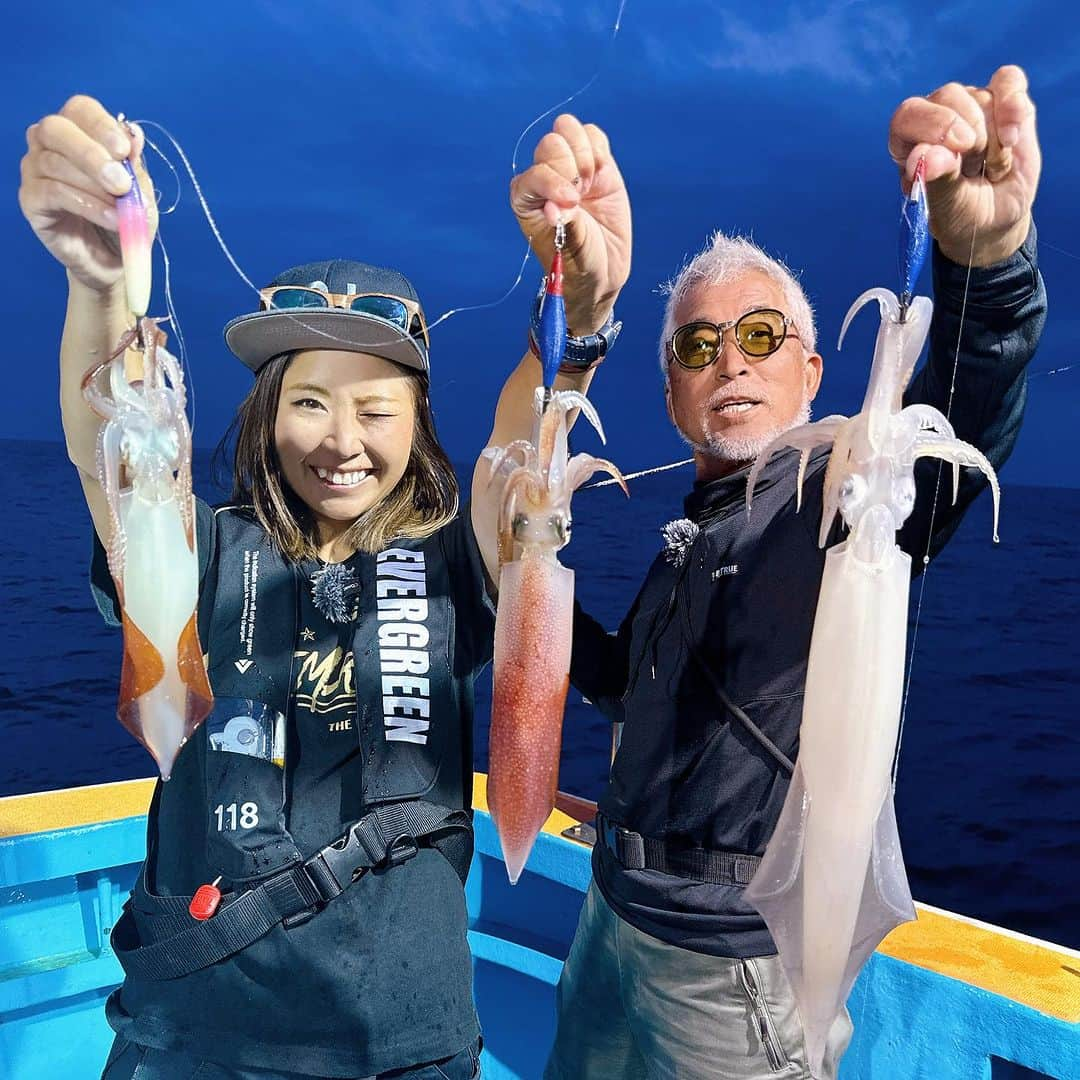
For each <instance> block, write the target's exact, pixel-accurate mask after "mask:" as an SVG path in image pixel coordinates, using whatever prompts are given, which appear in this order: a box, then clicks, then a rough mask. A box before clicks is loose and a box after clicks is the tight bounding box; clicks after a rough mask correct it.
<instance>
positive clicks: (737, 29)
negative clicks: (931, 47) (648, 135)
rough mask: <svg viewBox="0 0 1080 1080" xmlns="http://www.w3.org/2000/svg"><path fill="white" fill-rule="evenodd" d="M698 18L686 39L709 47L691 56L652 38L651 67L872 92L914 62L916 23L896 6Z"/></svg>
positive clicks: (841, 5) (849, 5) (837, 5)
mask: <svg viewBox="0 0 1080 1080" xmlns="http://www.w3.org/2000/svg"><path fill="white" fill-rule="evenodd" d="M687 14H688V15H689V12H688V13H687ZM697 16H698V18H697V22H698V25H697V27H696V28H695V32H694V33H693V34H692V35H691V34H689V33H688V34H687V35H686V38H691V37H692V40H694V41H695V42H703V41H705V42H709V43H710V44H709V46H708V47H707V48H702V47H701V45H700V44H699V45H697V46H695V47H694V48H693V50H691V51H690V52H689V54H688V51H687V49H686V48H685V47H684V48H680V49H678V50H672V49H671V48H670V47H669V45H668V42H667V41H666V40H665V38H662V37H660V36H657V35H653V36H651V37H650V38H649V40H648V41H647V44H646V51H647V54H648V55H649V58H650V61H651V62H652V63H654V64H657V65H658V66H662V67H664V68H665V69H666V70H667V71H668V72H669V73H693V74H694V75H696V76H698V77H700V67H701V66H704V67H707V68H711V69H713V70H715V71H727V72H731V71H737V72H746V73H749V74H754V75H765V76H771V77H776V76H789V75H799V74H808V75H812V76H814V77H815V78H822V79H826V80H829V81H830V82H835V83H841V84H848V85H854V86H870V85H874V84H880V83H881V81H882V80H883V79H886V80H888V81H890V82H895V81H898V80H900V79H901V78H902V77H903V75H904V73H905V71H907V70H908V69H909V68H910V67H911V66H912V65H913V62H914V59H915V49H914V46H913V40H914V35H913V32H912V27H911V23H910V20H909V18H908V17H907V16H906V15H905V14H904V12H903V10H902V9H900V8H898V7H896V6H895V5H893V6H889V7H878V6H876V5H871V4H865V3H855V2H853V0H843V2H833V3H830V4H827V5H826V6H825V8H824V10H821V11H817V12H809V13H808V12H806V11H804V10H803V9H802V8H800V7H796V6H794V5H792V6H790V7H789V8H788V9H787V10H786V11H785V12H784V13H783V14H782V15H781V16H779V18H774V19H772V20H771V21H770V20H767V19H765V18H764V17H761V16H755V17H753V18H749V17H745V16H741V15H738V14H735V13H733V12H731V11H716V10H712V11H708V10H705V11H702V10H700V9H699V10H698V12H697ZM687 29H689V28H687ZM684 45H685V41H684Z"/></svg>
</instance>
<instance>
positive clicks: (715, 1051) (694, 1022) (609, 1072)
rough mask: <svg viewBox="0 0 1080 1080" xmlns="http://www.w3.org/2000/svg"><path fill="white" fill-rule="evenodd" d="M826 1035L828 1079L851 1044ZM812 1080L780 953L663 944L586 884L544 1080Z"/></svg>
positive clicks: (842, 1027)
mask: <svg viewBox="0 0 1080 1080" xmlns="http://www.w3.org/2000/svg"><path fill="white" fill-rule="evenodd" d="M851 1031H852V1027H851V1019H850V1017H849V1016H848V1015H847V1013H846V1012H845V1013H844V1014H843V1015H842V1016H841V1017H839V1019H838V1020H837V1022H836V1024H835V1025H834V1026H833V1030H832V1032H831V1034H830V1037H829V1050H828V1053H827V1054H826V1057H825V1071H824V1073H823V1077H824V1078H825V1080H835V1077H836V1070H837V1066H838V1064H839V1060H840V1055H841V1054H843V1052H844V1050H845V1049H846V1047H847V1044H848V1042H849V1040H850V1039H851ZM778 1076H779V1077H783V1078H784V1080H796V1078H805V1080H809V1078H810V1070H809V1069H808V1068H807V1065H806V1049H805V1047H804V1045H803V1037H802V1028H801V1027H800V1024H799V1014H798V1012H797V1011H796V1009H795V1001H794V998H793V996H792V993H791V985H790V983H789V982H788V980H787V976H786V975H785V974H784V971H783V968H782V967H781V966H780V961H779V959H778V958H777V957H775V956H759V957H754V958H753V959H750V960H735V959H729V958H727V957H722V956H707V955H705V954H703V953H696V952H691V951H690V950H688V949H681V948H679V947H678V946H675V945H668V944H667V943H666V942H663V941H659V940H658V939H657V938H654V937H651V936H650V935H649V934H645V933H642V931H640V930H638V929H636V928H635V927H633V926H631V925H630V924H629V923H627V922H625V921H624V920H622V919H620V918H619V917H618V916H617V915H616V914H615V913H614V912H613V911H612V910H611V908H610V907H609V906H608V904H607V902H606V901H605V900H604V898H603V896H601V894H600V892H599V890H598V889H597V888H596V885H595V884H592V885H590V886H589V891H588V894H587V895H586V897H585V905H584V907H583V908H582V911H581V920H580V922H579V923H578V928H577V934H576V935H575V936H574V943H573V946H572V947H571V949H570V955H569V956H568V957H567V958H566V964H565V966H564V967H563V973H562V978H561V979H560V980H559V988H558V1027H557V1029H556V1032H555V1045H554V1046H553V1047H552V1051H551V1057H550V1058H549V1059H548V1063H547V1068H546V1070H545V1071H544V1077H545V1080H706V1078H708V1080H771V1078H773V1077H778Z"/></svg>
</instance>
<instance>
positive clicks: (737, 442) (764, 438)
mask: <svg viewBox="0 0 1080 1080" xmlns="http://www.w3.org/2000/svg"><path fill="white" fill-rule="evenodd" d="M710 411H711V408H710V406H706V408H705V410H704V412H705V416H704V417H703V423H702V427H703V428H705V430H706V432H707V434H706V436H705V442H704V443H698V442H694V441H693V440H692V439H689V438H687V437H686V434H685V432H683V431H681V430H680V431H679V434H680V435H681V436H682V438H683V441H684V442H685V443H687V444H688V445H689V446H691V447H692V448H693V449H694V450H696V451H697V452H698V453H699V454H704V455H705V456H706V457H711V458H715V459H716V460H718V461H724V462H728V463H734V464H744V463H745V464H749V463H750V462H752V461H754V460H756V459H757V457H758V456H759V455H760V454H761V453H762V451H764V450H765V449H766V447H768V446H769V444H770V443H772V442H775V441H776V440H777V439H778V438H780V436H781V435H783V434H784V433H785V432H788V431H791V430H792V428H797V427H801V426H802V425H803V424H808V423H809V422H810V402H809V401H804V402H803V403H802V406H801V407H800V409H799V411H798V412H797V413H796V414H795V416H794V417H792V419H791V420H790V422H788V423H786V424H777V425H776V426H775V427H774V428H771V429H769V430H768V431H765V432H762V433H761V434H760V435H755V436H753V437H747V436H737V435H720V434H718V433H717V432H715V431H709V429H708V418H709V412H710Z"/></svg>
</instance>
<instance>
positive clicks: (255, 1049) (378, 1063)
mask: <svg viewBox="0 0 1080 1080" xmlns="http://www.w3.org/2000/svg"><path fill="white" fill-rule="evenodd" d="M197 509H198V515H199V527H198V530H197V532H198V536H199V540H200V549H202V548H203V546H204V543H205V538H206V537H207V536H208V535H210V533H211V528H210V527H209V525H210V520H209V519H210V517H211V515H212V514H213V511H211V510H210V509H209V507H207V506H205V504H203V503H201V502H199V503H198V504H197ZM95 549H96V550H95V558H94V563H93V568H92V573H91V581H92V585H93V586H94V592H95V595H96V599H97V600H98V604H99V607H101V609H102V611H103V614H105V615H106V618H107V619H109V620H110V621H112V620H113V619H114V618H115V615H116V606H115V593H114V591H113V589H112V583H111V579H110V578H109V576H108V570H107V568H106V566H105V561H104V553H103V551H102V550H101V547H100V544H98V543H96V542H95ZM424 550H425V556H426V559H427V563H428V566H429V567H431V565H432V560H433V559H436V558H438V559H444V560H445V561H446V563H447V564H448V566H449V567H450V568H451V571H452V572H451V573H450V575H449V580H450V583H451V584H450V590H451V594H452V595H451V596H450V598H449V599H450V602H451V608H452V613H453V614H452V618H453V626H454V643H453V648H454V650H455V653H456V662H455V664H454V671H455V678H457V679H460V680H461V681H462V683H468V684H469V685H468V686H465V685H459V686H458V687H457V688H456V692H455V695H454V697H455V702H456V704H453V705H451V704H447V703H444V704H443V707H444V708H457V709H459V710H460V712H461V723H462V730H463V731H469V730H470V729H471V722H472V691H471V682H472V679H473V678H475V675H476V674H477V673H478V672H479V671H480V670H481V669H482V668H483V666H484V665H485V664H486V663H487V662H488V661H489V660H490V658H491V648H492V639H493V633H494V609H493V606H492V604H491V602H490V599H489V598H488V594H487V590H486V583H485V578H484V571H483V564H482V561H481V557H480V554H479V550H478V548H477V545H476V540H475V537H474V536H473V532H472V527H471V524H470V522H469V519H468V514H467V512H465V513H464V514H463V515H462V516H460V517H458V518H456V519H455V520H454V521H453V522H451V523H450V524H449V525H447V526H446V527H445V528H443V529H442V530H441V531H440V532H439V533H438V534H437V535H436V537H433V538H432V539H431V540H430V541H428V542H427V543H425V545H424ZM200 554H201V555H202V556H203V557H202V560H201V563H202V565H203V566H205V564H206V562H207V561H208V555H209V557H210V558H212V557H213V555H210V554H209V553H207V552H205V551H203V550H201V551H200ZM361 558H363V556H354V560H359V559H361ZM354 560H350V563H352V562H353V561H354ZM314 569H316V566H315V565H314V564H310V565H307V564H305V565H304V566H302V567H301V570H302V571H303V577H304V578H305V579H308V578H309V574H310V571H312V570H314ZM360 603H361V604H365V603H372V604H374V603H375V598H374V597H373V596H371V595H366V596H365V594H364V593H363V592H362V593H361V598H360ZM299 614H300V618H299V620H298V625H297V639H296V642H295V646H294V656H293V665H292V676H293V684H292V688H291V694H290V699H289V711H288V716H287V719H286V723H285V732H284V759H285V761H284V766H285V775H284V783H285V793H286V801H285V815H286V825H287V827H288V830H289V832H290V833H291V836H292V838H293V840H294V841H295V842H296V846H297V847H298V849H299V850H300V853H301V854H302V855H303V856H304V857H305V858H307V857H308V856H310V855H311V854H313V853H314V852H315V851H317V850H318V849H319V848H321V847H323V846H324V845H326V844H327V843H329V842H330V841H332V840H334V839H336V837H337V836H338V835H340V834H341V832H342V831H343V830H344V827H345V825H347V824H348V823H349V822H350V821H352V820H355V819H356V818H358V817H359V816H360V815H361V814H362V813H363V811H364V806H363V800H362V792H363V779H364V755H363V753H362V751H361V743H360V736H361V732H360V730H359V728H358V721H357V708H356V682H357V681H359V682H360V684H361V688H362V689H363V686H364V680H367V679H372V680H375V681H376V682H377V681H378V680H379V678H380V674H379V671H378V669H377V667H375V668H374V670H366V668H369V667H372V665H371V664H370V662H368V663H367V664H366V665H365V666H362V667H360V668H359V669H358V668H356V666H355V665H354V658H353V654H352V645H353V641H352V625H351V624H333V623H331V622H329V621H328V620H327V619H325V618H324V617H323V615H322V614H321V613H320V612H319V611H318V610H317V609H316V607H315V605H314V603H313V601H312V597H311V593H310V589H308V588H306V587H304V588H301V590H300V610H299ZM361 699H362V700H364V695H363V693H362V694H361ZM437 705H438V703H436V702H432V708H433V709H434V708H436V707H437ZM381 720H382V718H381V717H376V718H375V720H374V722H379V723H381ZM369 722H370V721H369ZM455 750H456V751H457V752H460V753H461V755H462V757H463V758H464V757H465V756H470V757H471V747H470V746H467V745H465V746H462V747H459V748H455ZM461 764H462V767H463V768H464V769H465V770H467V772H466V774H465V775H466V776H471V761H463V763H461ZM175 779H176V776H175V774H174V781H175ZM199 794H200V793H199V792H197V791H194V792H192V797H191V798H190V799H185V800H184V802H183V804H182V806H183V808H184V809H182V810H181V812H180V813H179V814H177V813H176V811H175V810H174V811H173V816H172V817H170V818H169V820H168V822H165V821H162V820H155V817H154V815H152V817H151V821H150V823H149V827H150V835H151V839H152V842H154V843H155V845H156V848H157V851H156V857H155V858H154V859H153V860H152V865H150V866H148V875H147V877H148V880H149V881H150V882H152V883H153V884H152V888H153V890H154V892H155V893H158V894H164V895H188V894H190V893H191V892H193V891H194V889H195V888H197V887H198V885H199V884H202V883H203V882H206V881H210V880H212V879H213V870H212V868H211V866H210V865H209V860H208V859H207V856H206V845H205V831H206V826H205V820H206V807H205V805H198V803H199V801H200V800H199V799H198V798H197V796H198V795H199ZM464 795H465V799H467V798H468V787H467V785H466V790H465V792H464ZM172 801H173V802H174V803H175V802H176V800H175V799H174V800H172ZM463 801H465V800H463ZM202 802H203V803H204V804H205V799H203V800H202ZM189 803H190V804H191V805H190V814H188V813H186V812H185V811H186V808H187V807H188V805H189ZM466 930H467V913H466V907H465V896H464V890H463V889H462V886H461V881H460V878H459V877H458V875H457V873H456V871H455V870H454V868H453V866H452V865H451V864H450V863H449V862H448V861H447V859H446V858H444V857H443V855H441V854H440V853H439V852H438V851H435V850H434V849H431V848H422V849H421V850H420V851H419V853H418V854H417V855H416V856H415V857H414V858H412V859H410V860H408V861H407V862H405V863H402V864H401V865H399V866H396V867H393V868H391V869H389V870H385V871H372V872H370V873H368V874H367V875H366V876H365V877H364V878H363V879H362V880H361V881H360V882H358V883H357V884H356V885H354V886H353V887H352V888H350V889H347V890H346V891H345V892H344V893H343V894H342V895H341V896H339V897H338V898H337V899H336V900H334V901H333V902H332V903H330V904H329V905H327V906H326V908H324V909H323V910H322V911H320V912H319V913H318V914H317V915H316V916H315V917H314V918H312V919H311V920H310V921H308V922H307V923H304V924H303V925H300V926H296V927H293V928H291V929H289V930H288V931H286V930H284V929H283V928H282V927H280V926H279V927H276V928H275V929H274V930H272V931H271V932H270V933H269V934H268V935H266V937H264V938H262V939H260V940H259V941H257V942H255V943H254V944H253V945H251V946H249V947H248V948H247V949H245V950H244V951H243V952H242V953H239V954H236V955H234V956H233V957H229V958H227V959H225V960H223V961H220V962H219V963H217V964H214V965H212V966H211V967H210V968H207V969H203V970H202V971H198V972H194V973H193V974H191V975H189V976H185V977H183V978H180V979H173V980H163V981H148V980H135V979H128V980H127V981H126V982H125V984H124V986H123V987H122V989H121V990H120V991H119V992H118V993H117V994H114V995H113V997H112V998H111V999H110V1002H109V1006H108V1016H109V1021H110V1023H111V1024H112V1026H113V1028H114V1029H115V1030H116V1031H117V1032H119V1033H120V1034H121V1035H123V1036H125V1037H126V1038H129V1039H132V1040H133V1041H135V1042H140V1043H143V1044H145V1045H150V1046H156V1047H159V1048H162V1049H169V1048H178V1049H184V1050H187V1051H189V1052H193V1053H197V1054H199V1055H201V1056H204V1057H206V1058H207V1059H209V1060H212V1061H215V1062H220V1063H222V1064H226V1065H233V1066H236V1067H247V1068H273V1067H276V1068H279V1069H287V1070H289V1071H292V1072H298V1073H306V1074H311V1075H318V1076H350V1077H354V1076H365V1075H369V1074H373V1073H378V1072H383V1071H386V1070H389V1069H396V1068H402V1067H406V1066H410V1065H414V1064H417V1063H419V1062H425V1061H431V1060H435V1059H438V1058H441V1057H446V1056H448V1055H450V1054H453V1053H455V1052H457V1051H458V1050H460V1049H461V1048H462V1047H463V1046H465V1045H466V1044H467V1043H470V1042H472V1041H474V1040H475V1038H476V1036H477V1034H478V1033H479V1028H478V1024H477V1019H476V1014H475V1009H474V1006H473V1000H472V967H471V958H470V955H469V949H468V944H467V940H466Z"/></svg>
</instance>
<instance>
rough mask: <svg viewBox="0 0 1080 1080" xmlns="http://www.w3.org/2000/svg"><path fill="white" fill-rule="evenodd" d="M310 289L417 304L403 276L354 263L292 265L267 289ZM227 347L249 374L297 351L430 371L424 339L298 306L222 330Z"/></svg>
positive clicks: (352, 315) (354, 316) (363, 318)
mask: <svg viewBox="0 0 1080 1080" xmlns="http://www.w3.org/2000/svg"><path fill="white" fill-rule="evenodd" d="M275 285H308V286H314V287H315V288H318V289H322V290H324V291H325V292H330V293H382V294H385V295H387V296H397V297H400V298H401V299H403V300H414V301H416V302H417V303H419V302H420V298H419V297H418V296H417V295H416V290H415V289H414V288H413V287H412V282H411V281H409V279H408V278H407V277H405V275H404V274H401V273H399V272H398V271H397V270H390V269H388V268H386V267H383V266H369V265H368V264H367V263H362V262H355V261H354V260H352V259H330V260H328V261H326V262H314V263H306V264H305V265H304V266H294V267H292V268H291V269H289V270H286V271H284V272H283V273H280V274H278V276H277V277H276V278H274V280H273V281H271V282H270V286H268V287H272V286H275ZM225 344H226V345H228V346H229V348H230V349H231V350H232V352H233V353H234V354H235V355H236V356H238V357H239V358H240V359H241V360H242V361H243V362H244V363H245V364H246V365H247V366H248V367H249V368H251V370H252V371H258V370H259V368H261V367H262V366H263V364H265V363H266V361H267V360H269V359H271V358H272V357H274V356H278V355H280V354H281V353H285V352H296V351H298V350H300V349H345V350H347V351H349V352H362V353H369V354H371V355H372V356H381V357H384V358H385V359H387V360H393V361H394V363H397V364H403V365H404V366H405V367H410V368H415V369H416V370H418V371H424V372H426V371H428V350H427V346H426V345H425V344H424V341H423V338H421V337H420V336H419V335H417V336H416V337H414V336H413V335H412V334H410V333H408V332H407V331H405V330H403V329H402V328H401V327H400V326H397V325H396V324H394V323H392V322H390V321H389V320H387V319H380V318H378V317H377V316H375V315H371V314H368V313H367V312H363V311H346V310H345V309H344V308H297V309H291V310H277V309H275V310H271V311H256V312H253V313H252V314H250V315H241V316H239V317H238V318H236V319H233V320H232V321H231V322H230V323H229V324H228V325H227V326H226V327H225Z"/></svg>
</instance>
